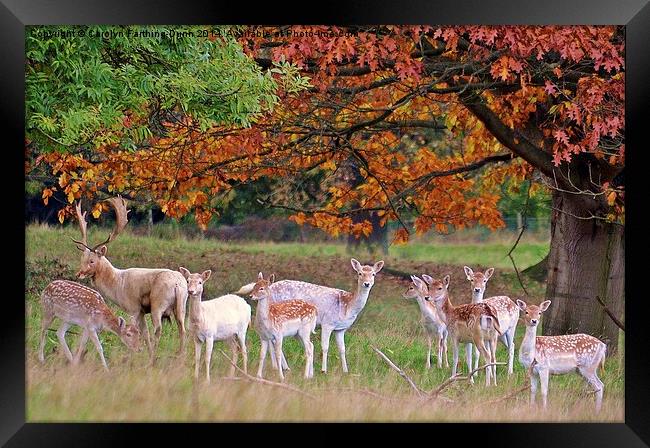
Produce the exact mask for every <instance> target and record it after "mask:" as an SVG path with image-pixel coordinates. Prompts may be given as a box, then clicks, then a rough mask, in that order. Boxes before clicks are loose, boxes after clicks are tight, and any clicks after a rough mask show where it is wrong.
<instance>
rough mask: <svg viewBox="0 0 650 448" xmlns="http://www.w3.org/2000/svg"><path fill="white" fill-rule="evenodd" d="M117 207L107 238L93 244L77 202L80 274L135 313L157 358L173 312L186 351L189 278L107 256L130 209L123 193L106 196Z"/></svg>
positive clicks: (104, 293)
mask: <svg viewBox="0 0 650 448" xmlns="http://www.w3.org/2000/svg"><path fill="white" fill-rule="evenodd" d="M107 202H110V203H111V205H112V206H113V208H114V209H115V216H116V224H115V227H114V229H113V231H112V232H111V234H110V235H109V236H108V238H107V239H106V240H105V241H102V242H101V243H99V244H96V245H94V246H92V247H91V246H89V245H88V239H87V234H86V226H87V222H86V212H82V210H81V203H79V202H77V203H76V204H75V209H76V214H77V219H78V221H79V228H80V230H81V241H77V240H75V239H73V241H74V242H75V243H76V245H77V248H78V249H79V250H81V251H82V252H83V254H82V255H81V266H80V268H79V272H77V277H78V278H80V279H83V278H86V277H88V278H90V279H91V280H92V282H93V284H94V285H95V287H96V288H97V289H98V290H99V291H100V292H101V293H102V295H104V296H105V297H108V298H109V299H110V300H111V301H113V302H114V303H115V304H116V305H118V306H119V307H120V308H122V309H123V310H124V311H126V312H127V313H128V314H130V315H132V316H134V317H135V320H136V322H137V323H138V326H139V328H140V331H141V332H142V334H143V336H144V337H145V340H146V341H147V345H148V347H149V352H150V354H151V356H152V359H153V358H154V354H155V352H156V348H157V346H158V342H159V341H160V335H161V330H162V318H163V316H166V317H171V316H174V318H175V319H176V323H177V324H178V332H179V336H180V345H179V349H178V354H181V353H184V352H185V307H186V304H187V282H186V280H185V278H184V277H183V275H182V274H181V273H180V272H178V271H173V270H171V269H149V268H129V269H118V268H116V267H114V266H113V265H112V264H111V262H110V261H109V260H108V259H107V258H106V252H107V250H108V248H107V246H106V245H107V244H109V243H110V242H111V241H113V240H114V239H115V238H116V237H117V236H118V235H119V234H120V233H121V232H122V230H124V227H125V226H126V224H127V222H128V219H127V214H128V212H129V211H130V210H127V209H126V201H125V200H124V199H123V198H122V197H119V196H118V197H114V198H110V199H107ZM148 313H151V321H152V324H153V328H154V342H153V344H152V341H151V337H150V335H149V330H148V329H147V324H146V322H145V319H144V317H145V314H148Z"/></svg>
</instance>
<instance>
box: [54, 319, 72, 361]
mask: <svg viewBox="0 0 650 448" xmlns="http://www.w3.org/2000/svg"><path fill="white" fill-rule="evenodd" d="M68 328H70V324H69V323H67V322H63V323H62V324H61V326H60V327H59V329H58V330H57V331H56V336H57V337H58V338H59V344H61V347H63V354H64V355H65V357H66V358H68V361H70V362H72V353H71V352H70V347H68V344H67V343H66V342H65V333H66V332H67V331H68Z"/></svg>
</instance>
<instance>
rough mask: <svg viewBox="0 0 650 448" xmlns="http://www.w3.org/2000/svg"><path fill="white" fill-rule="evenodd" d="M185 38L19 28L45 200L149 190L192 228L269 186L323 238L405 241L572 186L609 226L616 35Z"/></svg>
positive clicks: (288, 30)
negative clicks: (46, 35) (511, 193)
mask: <svg viewBox="0 0 650 448" xmlns="http://www.w3.org/2000/svg"><path fill="white" fill-rule="evenodd" d="M109 28H111V29H114V30H116V29H125V28H124V27H98V29H101V30H106V29H109ZM126 29H128V27H127V28H126ZM192 29H193V30H194V31H195V33H194V35H195V36H194V37H192V38H180V39H167V40H165V39H156V38H150V39H134V38H126V37H124V38H122V39H117V38H110V39H99V40H95V41H93V40H91V39H72V40H70V39H62V38H60V39H56V38H52V39H49V40H45V41H44V40H43V39H40V38H37V37H35V33H37V32H38V31H39V29H38V28H33V29H31V30H29V31H28V35H27V52H28V53H27V57H28V63H27V73H26V75H27V86H28V87H27V104H28V107H27V114H28V117H27V139H28V141H27V152H28V157H27V160H26V163H27V168H26V169H27V172H28V174H31V175H34V176H37V175H42V176H50V177H52V178H53V180H54V181H55V183H51V184H50V185H48V186H47V187H46V188H45V189H44V191H43V198H44V200H46V201H47V199H48V197H50V196H51V195H52V192H53V190H54V189H61V190H62V191H63V192H64V193H65V194H66V196H67V198H68V201H69V203H72V202H73V201H74V200H75V199H78V198H81V197H82V196H86V197H88V198H96V196H97V194H98V192H99V191H103V192H106V193H122V194H125V195H127V196H131V197H134V196H137V195H138V194H140V193H143V192H146V194H147V195H149V197H151V198H152V199H153V200H154V201H156V202H157V203H158V204H159V205H160V206H161V207H162V210H163V211H164V212H165V213H166V214H167V215H169V216H172V217H180V216H183V215H185V214H187V213H189V212H191V211H193V212H194V214H195V216H196V219H197V222H198V223H199V225H201V226H205V225H207V223H208V222H209V221H210V219H211V218H212V217H213V216H214V215H215V214H217V215H218V209H217V208H216V206H217V204H219V203H222V202H223V198H224V197H225V196H226V195H227V194H228V193H229V191H230V190H232V189H233V188H236V187H237V186H238V185H240V184H242V183H246V182H250V181H252V180H256V179H260V178H263V177H273V178H278V177H282V179H283V182H282V183H280V184H279V185H278V186H277V188H274V190H273V191H272V192H269V194H268V195H266V196H265V197H263V198H260V201H261V202H262V203H263V204H264V205H266V206H269V207H279V208H284V209H287V210H290V211H292V212H293V216H292V219H293V220H295V221H296V222H298V223H304V222H309V223H311V224H313V225H315V226H317V227H320V228H322V229H323V230H325V231H327V232H329V233H331V234H334V235H336V234H339V233H341V232H348V233H354V234H356V235H362V234H366V235H367V234H368V233H369V232H371V231H372V227H371V226H370V225H369V223H368V222H367V221H362V222H356V221H355V220H354V219H353V217H354V216H355V214H357V213H359V212H361V211H362V210H365V211H372V212H374V213H376V214H377V215H379V216H380V217H381V221H380V222H381V224H385V223H386V222H387V221H389V220H390V221H396V222H398V223H399V224H400V226H401V228H400V230H399V231H398V232H397V233H396V241H398V242H399V241H406V240H407V239H408V238H409V235H410V234H411V233H412V232H413V230H415V231H416V232H426V231H429V230H431V229H434V230H437V231H440V232H444V231H446V229H447V228H448V226H455V227H463V226H468V225H473V224H483V225H486V226H488V227H491V228H497V227H499V226H501V225H503V221H502V218H501V216H500V213H499V211H498V209H497V203H498V201H499V199H500V197H501V194H500V191H501V185H502V184H504V183H505V182H506V181H513V182H515V183H516V182H520V181H523V180H525V179H528V180H534V181H535V182H534V183H533V186H532V192H533V194H534V192H535V190H536V189H538V188H540V186H544V185H546V186H547V187H549V188H551V189H557V190H562V191H571V192H573V193H574V194H575V195H576V196H577V197H579V198H580V200H582V201H584V205H585V206H584V216H581V218H585V219H596V220H603V221H606V222H611V221H617V222H622V220H623V216H624V215H623V213H624V203H623V196H624V191H623V187H622V183H621V182H619V181H617V179H619V178H620V176H622V171H623V166H624V158H625V141H624V122H625V111H624V30H623V28H622V27H613V26H570V27H558V26H544V27H539V26H450V27H430V26H373V27H335V26H316V27H298V26H290V27H244V28H240V29H237V30H236V31H237V32H236V33H226V32H224V31H225V30H227V28H224V27H212V28H208V27H194V28H192ZM203 29H208V30H210V31H212V30H218V31H219V32H218V33H216V35H217V37H210V36H212V33H210V32H209V33H208V35H207V37H203V38H202V37H199V38H197V37H196V34H199V35H200V34H201V33H200V32H199V31H200V30H203ZM152 30H153V27H152ZM357 172H358V173H359V174H360V177H361V181H360V182H351V179H352V178H353V177H354V176H355V173H357ZM314 178H317V179H318V182H317V188H313V189H312V190H311V191H307V190H306V189H305V188H304V187H305V185H306V184H308V183H309V182H312V183H313V179H314ZM70 211H71V208H68V212H70ZM100 212H101V206H100V205H96V208H95V216H98V215H99V213H100ZM64 215H65V212H63V213H62V214H61V216H60V219H62V220H63V219H64ZM407 217H413V218H414V221H413V226H412V227H411V225H410V224H409V223H407V219H406V218H407Z"/></svg>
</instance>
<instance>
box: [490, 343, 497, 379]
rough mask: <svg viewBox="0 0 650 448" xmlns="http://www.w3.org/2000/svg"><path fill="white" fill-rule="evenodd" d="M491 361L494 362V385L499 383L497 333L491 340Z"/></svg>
mask: <svg viewBox="0 0 650 448" xmlns="http://www.w3.org/2000/svg"><path fill="white" fill-rule="evenodd" d="M489 352H490V363H492V364H494V365H493V366H492V367H490V368H491V369H492V378H493V379H494V385H495V386H496V385H497V366H496V362H497V337H496V335H495V336H494V337H493V338H492V340H491V341H490V350H489Z"/></svg>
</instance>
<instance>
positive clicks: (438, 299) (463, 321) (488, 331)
mask: <svg viewBox="0 0 650 448" xmlns="http://www.w3.org/2000/svg"><path fill="white" fill-rule="evenodd" d="M422 278H423V279H425V281H426V283H427V284H428V288H429V294H428V295H427V296H426V297H425V300H427V301H433V303H434V304H435V306H436V308H437V310H438V311H439V312H440V316H441V317H442V320H443V321H444V322H445V324H446V325H447V331H448V332H449V337H450V338H451V342H452V345H451V346H452V350H453V364H452V367H451V376H452V377H453V376H454V375H456V371H457V369H458V344H459V343H460V342H473V343H474V344H475V345H476V346H477V347H478V349H479V353H480V355H481V356H482V357H483V359H485V362H486V364H491V363H495V362H496V358H495V356H494V353H493V352H490V351H489V350H488V349H487V347H486V340H487V339H490V338H492V340H493V341H494V345H495V346H496V337H497V335H499V334H501V333H502V330H501V327H500V326H499V319H498V318H497V316H496V314H495V313H494V312H493V311H492V309H491V308H490V307H489V306H487V305H486V304H485V303H466V304H463V305H458V306H454V305H453V304H452V303H451V300H450V299H449V275H446V276H445V277H444V278H443V280H442V281H440V280H436V279H433V278H431V277H430V276H428V275H426V274H424V275H422ZM470 370H471V369H470ZM493 376H494V385H495V386H496V375H494V371H493V370H492V369H490V368H489V367H487V368H486V371H485V384H486V386H489V385H490V384H491V379H492V377H493ZM470 380H471V381H472V382H473V380H472V379H470Z"/></svg>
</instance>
